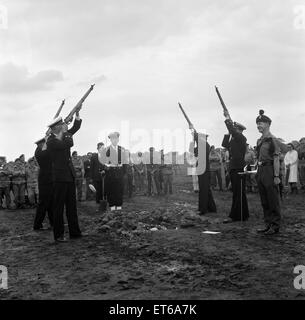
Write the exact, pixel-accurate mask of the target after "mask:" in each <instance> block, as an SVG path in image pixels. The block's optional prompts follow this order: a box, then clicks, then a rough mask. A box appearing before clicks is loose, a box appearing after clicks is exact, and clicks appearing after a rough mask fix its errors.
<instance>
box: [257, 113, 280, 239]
mask: <svg viewBox="0 0 305 320" xmlns="http://www.w3.org/2000/svg"><path fill="white" fill-rule="evenodd" d="M271 122H272V121H271V119H270V118H269V117H267V116H266V115H265V113H264V110H260V111H259V116H258V117H257V118H256V124H257V129H258V131H259V132H260V133H261V134H262V136H261V138H260V139H258V141H257V146H256V153H257V160H258V170H257V185H258V191H259V195H260V198H261V204H262V207H263V211H264V221H265V227H264V228H261V229H258V230H257V232H258V233H263V234H265V235H274V234H276V233H278V232H279V230H280V221H281V210H280V199H279V184H280V183H281V180H280V177H279V175H280V148H279V145H278V142H277V139H276V137H275V136H274V135H272V134H271V132H270V126H271Z"/></svg>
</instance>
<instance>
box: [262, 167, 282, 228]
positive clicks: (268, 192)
mask: <svg viewBox="0 0 305 320" xmlns="http://www.w3.org/2000/svg"><path fill="white" fill-rule="evenodd" d="M273 175H274V173H273V166H265V167H260V168H259V171H258V188H259V193H260V197H261V202H262V206H263V210H264V218H265V224H266V226H271V225H272V226H274V228H279V227H280V220H281V210H280V201H279V190H278V187H277V186H275V185H274V178H273Z"/></svg>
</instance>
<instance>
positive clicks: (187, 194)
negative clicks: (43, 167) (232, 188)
mask: <svg viewBox="0 0 305 320" xmlns="http://www.w3.org/2000/svg"><path fill="white" fill-rule="evenodd" d="M190 190H191V181H190V178H188V177H185V178H183V177H176V183H175V194H174V195H172V196H170V197H169V198H166V197H150V198H148V197H144V196H137V197H135V198H133V199H132V200H128V201H126V203H125V206H124V211H123V213H122V214H121V215H118V216H113V215H110V214H106V215H104V216H101V214H98V213H96V212H95V207H94V206H95V205H94V203H93V202H87V203H81V204H80V205H79V219H80V225H81V228H82V230H83V232H86V233H87V236H86V237H84V238H83V239H79V240H70V241H69V242H68V243H67V244H60V245H55V244H54V243H53V238H52V233H51V232H50V231H44V232H33V231H32V221H33V217H34V211H33V210H24V211H11V212H9V211H1V212H0V265H5V266H7V267H8V272H9V289H8V290H1V291H0V299H303V298H304V295H303V293H302V292H300V291H297V290H295V289H294V287H293V279H294V277H295V275H294V274H293V268H294V266H295V265H299V264H305V250H304V249H305V244H304V236H305V216H304V215H305V212H304V205H305V195H304V194H300V195H298V196H293V197H292V196H290V197H288V198H287V199H285V201H284V203H283V210H282V214H283V227H282V229H281V233H280V234H278V235H276V236H273V237H267V236H262V235H258V234H256V228H257V227H260V226H262V211H261V207H260V202H259V197H258V195H257V194H250V195H249V196H248V201H249V207H250V214H251V218H250V220H249V221H247V222H245V223H242V224H241V223H235V224H227V225H224V224H223V223H222V220H223V219H224V218H225V217H226V215H227V212H228V210H229V207H230V204H231V193H230V192H217V191H215V192H214V197H215V200H216V203H217V208H218V213H217V214H207V215H205V216H202V217H199V216H198V214H197V195H196V194H194V193H192V192H191V191H190ZM152 228H154V229H153V230H155V231H151V230H150V229H152ZM206 230H209V231H219V232H220V234H215V235H211V234H203V233H202V232H203V231H206Z"/></svg>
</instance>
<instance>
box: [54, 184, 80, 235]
mask: <svg viewBox="0 0 305 320" xmlns="http://www.w3.org/2000/svg"><path fill="white" fill-rule="evenodd" d="M53 201H54V202H53V204H54V205H53V224H54V225H53V232H54V239H55V240H56V239H58V238H59V237H62V236H63V235H64V232H65V227H64V208H65V207H66V216H67V220H68V227H69V234H70V237H74V236H79V235H80V234H81V231H80V228H79V224H78V217H77V207H76V188H75V182H74V181H73V182H55V183H54V198H53Z"/></svg>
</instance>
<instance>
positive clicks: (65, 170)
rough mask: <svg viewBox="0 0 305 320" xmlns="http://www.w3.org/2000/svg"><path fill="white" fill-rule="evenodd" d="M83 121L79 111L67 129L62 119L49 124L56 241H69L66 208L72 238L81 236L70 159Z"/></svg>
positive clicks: (48, 146) (73, 175)
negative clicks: (67, 238)
mask: <svg viewBox="0 0 305 320" xmlns="http://www.w3.org/2000/svg"><path fill="white" fill-rule="evenodd" d="M81 123H82V120H81V119H80V117H79V110H78V111H77V112H76V118H75V121H74V124H73V127H72V128H71V129H69V130H68V126H67V124H66V123H65V122H63V121H62V118H61V117H59V118H56V119H55V120H54V121H53V122H52V123H51V124H50V125H49V128H51V130H52V133H51V136H50V137H49V138H48V141H47V148H48V150H49V152H50V154H51V160H52V179H53V183H54V197H53V201H54V202H53V203H54V206H53V220H54V221H53V232H54V239H55V242H66V239H65V237H64V231H65V228H64V216H63V214H64V207H66V215H67V220H68V226H69V234H70V238H71V239H72V238H79V237H81V236H82V234H81V231H80V228H79V224H78V217H77V207H76V187H75V176H76V175H75V170H74V167H73V164H72V160H71V151H70V149H71V147H72V146H73V145H74V143H73V137H72V136H73V135H74V134H75V133H76V132H77V131H78V130H79V129H80V127H81Z"/></svg>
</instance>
